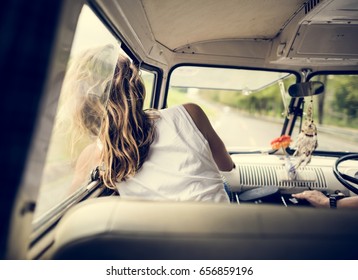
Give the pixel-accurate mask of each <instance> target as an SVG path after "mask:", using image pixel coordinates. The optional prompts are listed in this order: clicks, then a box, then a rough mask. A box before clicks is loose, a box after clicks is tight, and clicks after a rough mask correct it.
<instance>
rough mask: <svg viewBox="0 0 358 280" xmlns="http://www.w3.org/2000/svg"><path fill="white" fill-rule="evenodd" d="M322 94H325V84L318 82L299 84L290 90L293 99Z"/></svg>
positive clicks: (292, 86)
mask: <svg viewBox="0 0 358 280" xmlns="http://www.w3.org/2000/svg"><path fill="white" fill-rule="evenodd" d="M322 92H324V84H323V83H322V82H318V81H313V82H305V83H297V84H294V85H291V86H290V87H289V88H288V93H289V94H290V96H291V97H305V96H312V95H316V94H320V93H322Z"/></svg>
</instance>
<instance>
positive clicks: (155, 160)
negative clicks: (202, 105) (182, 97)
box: [116, 105, 228, 202]
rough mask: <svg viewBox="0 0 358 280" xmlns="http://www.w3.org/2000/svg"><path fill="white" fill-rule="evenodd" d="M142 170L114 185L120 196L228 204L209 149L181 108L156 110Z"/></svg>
mask: <svg viewBox="0 0 358 280" xmlns="http://www.w3.org/2000/svg"><path fill="white" fill-rule="evenodd" d="M158 112H159V114H160V117H159V118H158V119H157V120H156V121H155V125H154V127H155V133H156V135H155V140H154V142H153V143H152V144H151V146H150V150H149V154H148V157H147V159H146V160H145V162H144V164H143V166H142V168H141V169H140V170H139V171H138V172H137V173H136V174H135V175H134V176H133V177H131V178H129V179H127V180H126V181H123V182H118V183H117V185H116V186H117V189H118V191H119V193H120V195H121V196H122V197H132V198H140V199H146V200H175V201H213V202H228V197H227V195H226V192H225V190H224V187H223V181H222V179H221V175H220V173H219V170H218V167H217V166H216V164H215V161H214V159H213V156H212V153H211V150H210V146H209V143H208V141H207V140H206V138H205V137H204V135H203V134H202V133H201V132H200V130H199V129H198V128H197V127H196V125H195V123H194V121H193V119H192V118H191V116H190V114H189V113H188V112H187V110H186V109H185V107H184V106H183V105H181V106H176V107H171V108H168V109H164V110H160V111H158Z"/></svg>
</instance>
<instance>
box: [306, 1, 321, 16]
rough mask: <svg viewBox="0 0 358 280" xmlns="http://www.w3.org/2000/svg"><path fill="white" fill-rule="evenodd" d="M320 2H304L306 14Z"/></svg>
mask: <svg viewBox="0 0 358 280" xmlns="http://www.w3.org/2000/svg"><path fill="white" fill-rule="evenodd" d="M318 4H319V0H309V1H307V2H306V3H304V7H305V14H306V15H307V14H308V13H309V12H310V11H312V10H313V8H314V7H316V6H317V5H318Z"/></svg>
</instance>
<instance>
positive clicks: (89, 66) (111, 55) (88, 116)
mask: <svg viewBox="0 0 358 280" xmlns="http://www.w3.org/2000/svg"><path fill="white" fill-rule="evenodd" d="M117 56H118V51H117V50H116V49H115V47H114V46H113V45H106V46H103V47H98V48H93V49H88V50H86V51H84V52H82V53H80V54H78V55H76V56H74V57H72V58H71V61H70V65H69V67H68V69H67V71H66V76H65V80H64V83H63V87H62V91H61V97H60V100H59V110H58V113H57V116H56V124H55V130H56V133H57V135H60V136H61V138H62V139H64V140H65V141H66V142H67V143H63V144H66V146H68V147H69V156H70V158H71V159H72V160H73V161H74V160H76V159H77V158H78V155H79V153H80V152H81V151H82V150H83V148H84V147H85V146H87V145H88V144H89V143H91V142H93V141H95V139H97V137H98V136H99V133H100V128H101V122H102V119H103V116H104V114H105V104H106V101H107V99H108V94H109V86H110V84H111V81H112V79H113V73H114V69H115V65H116V61H117Z"/></svg>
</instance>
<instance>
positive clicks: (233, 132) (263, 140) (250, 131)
mask: <svg viewBox="0 0 358 280" xmlns="http://www.w3.org/2000/svg"><path fill="white" fill-rule="evenodd" d="M217 109H218V110H219V112H218V113H217V116H216V119H215V120H214V121H213V123H212V124H213V127H214V128H215V130H216V132H217V133H218V134H219V135H220V137H221V138H222V139H223V141H224V143H225V145H226V146H227V147H228V148H229V147H233V146H236V147H261V148H264V147H267V148H270V142H271V140H272V139H274V138H276V137H278V136H280V134H281V130H282V125H283V120H282V123H279V122H274V121H270V120H268V119H264V118H255V117H250V116H247V115H244V114H242V113H239V112H238V111H237V110H235V109H233V108H230V107H222V108H217ZM296 137H297V134H296V135H294V136H293V140H295V139H296ZM317 137H318V148H317V149H318V150H331V151H334V150H339V151H352V152H358V143H357V142H354V141H352V140H349V139H347V138H346V137H344V136H343V135H342V136H340V135H332V134H329V133H325V132H320V131H319V132H318V135H317Z"/></svg>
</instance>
